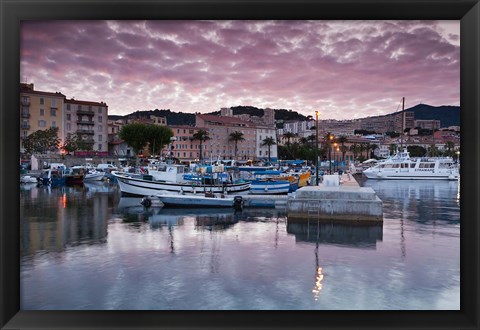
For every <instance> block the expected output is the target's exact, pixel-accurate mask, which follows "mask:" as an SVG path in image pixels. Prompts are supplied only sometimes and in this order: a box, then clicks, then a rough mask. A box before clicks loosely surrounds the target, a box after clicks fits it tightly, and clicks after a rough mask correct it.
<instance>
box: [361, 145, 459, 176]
mask: <svg viewBox="0 0 480 330" xmlns="http://www.w3.org/2000/svg"><path fill="white" fill-rule="evenodd" d="M363 174H364V175H365V176H366V177H367V178H368V179H382V180H388V179H390V180H391V179H396V180H458V178H459V176H460V172H459V168H458V164H457V163H456V162H455V161H454V160H453V159H452V158H451V157H419V158H410V154H409V152H408V151H406V150H404V151H400V152H397V153H396V154H395V155H394V156H392V157H390V158H387V159H386V160H384V161H380V162H378V164H377V165H375V166H372V167H370V168H368V169H366V170H364V171H363Z"/></svg>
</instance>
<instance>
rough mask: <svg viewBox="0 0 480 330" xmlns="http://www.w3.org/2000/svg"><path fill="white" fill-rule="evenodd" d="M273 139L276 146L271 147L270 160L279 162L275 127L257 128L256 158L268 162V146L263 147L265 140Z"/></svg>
mask: <svg viewBox="0 0 480 330" xmlns="http://www.w3.org/2000/svg"><path fill="white" fill-rule="evenodd" d="M266 138H272V139H273V140H274V141H275V144H274V145H272V146H270V160H271V161H277V160H278V149H277V143H278V142H277V135H276V130H275V127H274V126H257V127H256V128H255V145H256V148H255V158H256V159H265V160H268V146H266V145H263V140H265V139H266Z"/></svg>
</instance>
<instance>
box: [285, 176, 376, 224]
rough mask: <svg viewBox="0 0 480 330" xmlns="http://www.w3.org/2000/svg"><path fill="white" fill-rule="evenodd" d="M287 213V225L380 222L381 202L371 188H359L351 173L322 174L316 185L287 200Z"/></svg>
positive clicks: (297, 192) (301, 190) (302, 189)
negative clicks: (313, 222)
mask: <svg viewBox="0 0 480 330" xmlns="http://www.w3.org/2000/svg"><path fill="white" fill-rule="evenodd" d="M286 210H287V218H288V221H289V222H297V221H298V222H311V221H315V222H316V221H320V222H322V221H326V222H340V223H356V224H378V223H382V222H383V203H382V201H381V200H380V199H379V198H378V196H377V195H376V193H375V191H374V190H373V189H372V188H370V187H360V186H359V184H358V183H357V181H356V180H355V179H354V178H353V176H352V175H351V174H343V175H341V176H339V175H325V176H324V178H323V182H322V183H321V184H320V185H319V186H307V187H303V188H300V189H298V190H297V191H296V192H295V195H294V196H293V197H290V198H288V201H287V205H286Z"/></svg>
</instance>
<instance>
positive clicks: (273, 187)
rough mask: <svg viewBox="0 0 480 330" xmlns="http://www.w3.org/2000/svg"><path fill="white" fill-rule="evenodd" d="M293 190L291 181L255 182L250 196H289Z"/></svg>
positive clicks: (252, 184) (251, 186) (251, 187)
mask: <svg viewBox="0 0 480 330" xmlns="http://www.w3.org/2000/svg"><path fill="white" fill-rule="evenodd" d="M290 190H291V183H290V181H283V180H282V181H263V180H254V181H252V183H251V185H250V194H253V195H280V194H288V193H289V191H290Z"/></svg>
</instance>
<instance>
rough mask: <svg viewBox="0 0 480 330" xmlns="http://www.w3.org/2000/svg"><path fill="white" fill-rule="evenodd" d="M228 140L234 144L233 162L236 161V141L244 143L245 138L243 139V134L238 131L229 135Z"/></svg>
mask: <svg viewBox="0 0 480 330" xmlns="http://www.w3.org/2000/svg"><path fill="white" fill-rule="evenodd" d="M228 140H229V141H233V142H235V160H236V159H237V152H238V141H245V138H244V137H243V133H242V132H239V131H235V132H233V133H230V136H229V138H228Z"/></svg>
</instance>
